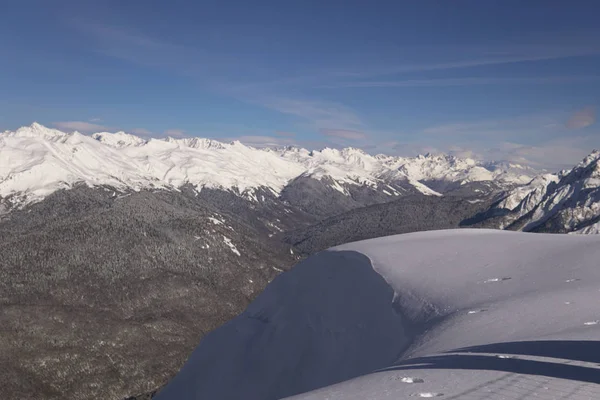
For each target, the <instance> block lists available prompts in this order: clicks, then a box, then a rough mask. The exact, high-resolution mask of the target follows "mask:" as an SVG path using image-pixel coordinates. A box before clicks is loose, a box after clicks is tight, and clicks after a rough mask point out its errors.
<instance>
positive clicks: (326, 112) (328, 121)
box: [250, 97, 362, 129]
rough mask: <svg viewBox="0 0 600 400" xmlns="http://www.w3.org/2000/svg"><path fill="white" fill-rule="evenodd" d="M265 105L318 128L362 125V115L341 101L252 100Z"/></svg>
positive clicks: (269, 98)
mask: <svg viewBox="0 0 600 400" xmlns="http://www.w3.org/2000/svg"><path fill="white" fill-rule="evenodd" d="M250 101H251V102H253V103H258V104H260V105H262V106H263V107H266V108H269V109H271V110H275V111H278V112H281V113H283V114H289V115H293V116H296V117H299V118H302V119H305V120H307V121H309V122H310V123H312V124H313V125H314V126H315V127H316V128H317V129H320V128H325V127H327V126H332V125H334V126H342V127H348V128H354V127H361V126H362V121H361V119H360V117H359V116H358V115H357V114H356V113H355V112H354V111H353V110H352V109H350V108H349V107H346V106H344V105H343V104H340V103H335V102H329V101H318V100H305V99H292V98H281V97H267V98H264V97H263V98H257V99H252V100H250Z"/></svg>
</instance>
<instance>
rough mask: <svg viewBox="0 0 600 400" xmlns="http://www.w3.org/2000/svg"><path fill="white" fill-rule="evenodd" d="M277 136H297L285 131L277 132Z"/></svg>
mask: <svg viewBox="0 0 600 400" xmlns="http://www.w3.org/2000/svg"><path fill="white" fill-rule="evenodd" d="M275 135H277V136H281V137H290V138H291V137H295V136H296V134H295V133H294V132H285V131H275Z"/></svg>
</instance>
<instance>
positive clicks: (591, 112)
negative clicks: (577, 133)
mask: <svg viewBox="0 0 600 400" xmlns="http://www.w3.org/2000/svg"><path fill="white" fill-rule="evenodd" d="M596 117H597V115H596V108H595V107H593V106H587V107H584V108H583V109H581V110H579V111H576V112H575V113H573V115H571V117H570V118H569V120H568V121H567V124H566V126H567V128H569V129H582V128H587V127H588V126H591V125H594V124H595V123H596Z"/></svg>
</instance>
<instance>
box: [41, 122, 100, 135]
mask: <svg viewBox="0 0 600 400" xmlns="http://www.w3.org/2000/svg"><path fill="white" fill-rule="evenodd" d="M53 125H54V126H55V127H57V128H58V129H60V130H63V131H68V132H73V131H78V132H83V133H92V132H100V131H108V130H111V128H110V127H108V126H104V125H99V124H93V123H91V122H86V121H59V122H54V123H53Z"/></svg>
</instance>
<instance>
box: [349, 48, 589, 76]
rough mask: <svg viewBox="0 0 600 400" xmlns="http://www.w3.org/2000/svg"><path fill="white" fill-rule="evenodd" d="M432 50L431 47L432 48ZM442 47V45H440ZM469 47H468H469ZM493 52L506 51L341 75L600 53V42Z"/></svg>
mask: <svg viewBox="0 0 600 400" xmlns="http://www.w3.org/2000/svg"><path fill="white" fill-rule="evenodd" d="M430 50H432V49H430ZM440 50H441V49H440ZM467 50H468V49H467ZM490 52H494V53H505V54H506V55H504V56H501V57H483V58H470V59H469V58H467V59H463V60H457V61H448V62H444V61H442V62H434V63H423V64H412V65H398V66H390V67H383V68H373V69H371V70H363V71H354V72H352V71H343V72H342V71H340V74H339V75H340V76H346V77H366V76H378V75H393V74H402V73H408V72H426V71H439V70H452V69H466V68H475V67H485V66H492V65H501V64H516V63H523V62H534V61H546V60H558V59H563V58H570V57H578V56H591V55H598V54H600V46H598V45H597V44H592V45H584V46H582V45H565V46H517V47H512V48H501V47H499V48H497V49H495V50H494V49H490V50H488V51H487V53H488V54H489V53H490Z"/></svg>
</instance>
